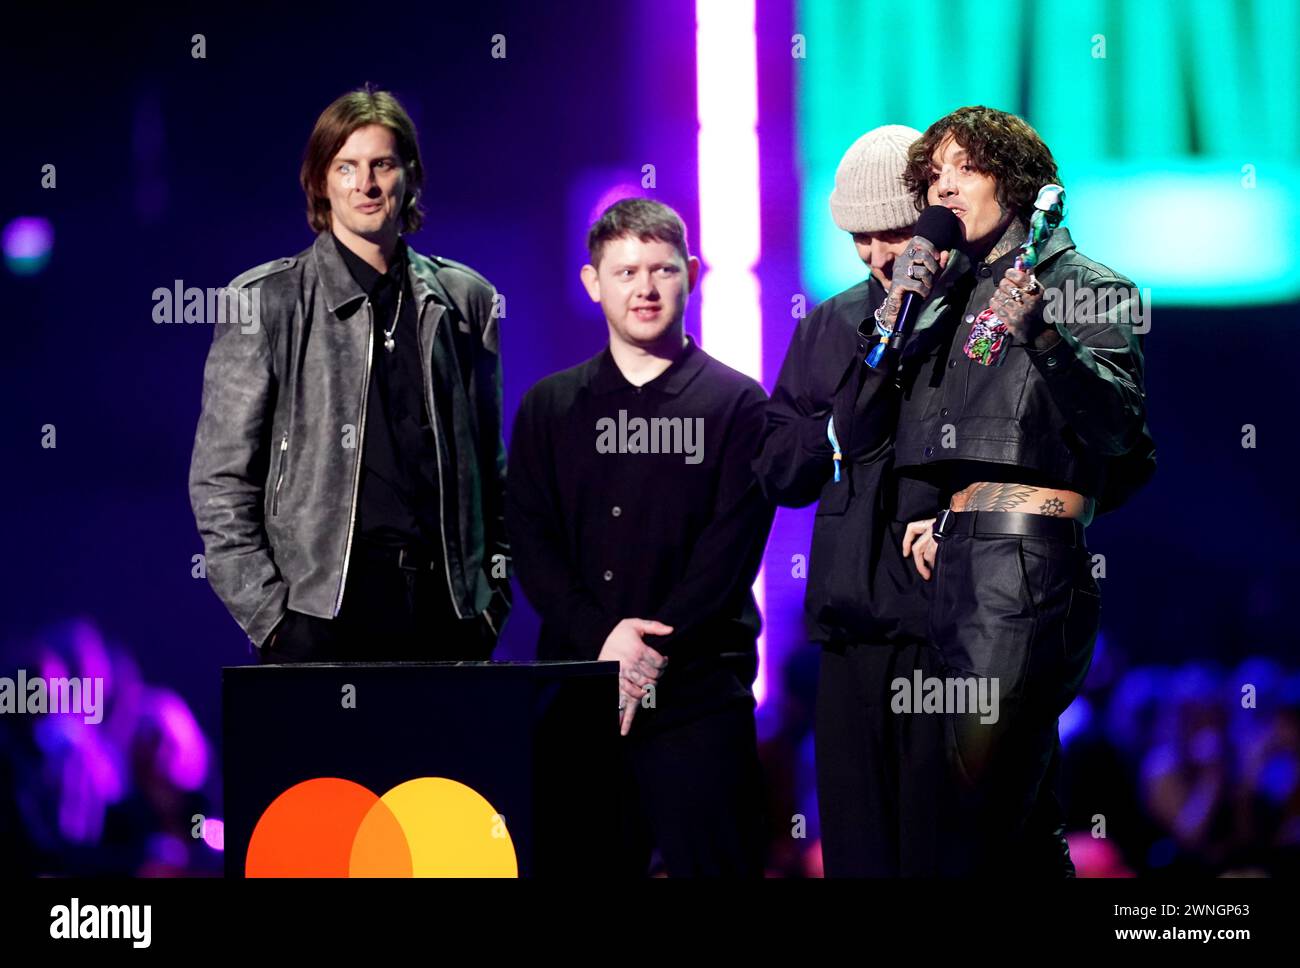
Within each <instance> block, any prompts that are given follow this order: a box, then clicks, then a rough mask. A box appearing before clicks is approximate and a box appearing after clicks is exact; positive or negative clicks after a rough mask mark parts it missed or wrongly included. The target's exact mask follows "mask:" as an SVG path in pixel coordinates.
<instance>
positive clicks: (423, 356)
mask: <svg viewBox="0 0 1300 968" xmlns="http://www.w3.org/2000/svg"><path fill="white" fill-rule="evenodd" d="M423 315H424V307H423V306H421V307H420V316H423ZM416 331H417V332H418V331H419V327H418V323H417V327H416ZM429 350H430V352H429V353H425V352H424V350H423V349H421V350H420V369H421V370H423V371H424V389H425V393H426V394H427V395H428V398H429V423H431V424H432V425H433V449H434V457H436V458H437V460H436V461H435V463H437V465H438V535H439V537H441V538H442V573H443V574H444V575H446V576H447V594H448V595H449V596H450V598H451V609H452V611H453V612H455V613H456V617H457V618H464V617H465V616H464V615H462V614H460V605H459V604H457V602H456V590H455V589H454V588H452V587H451V561H450V559H449V558H448V557H447V525H446V523H445V522H444V521H443V513H444V508H445V507H446V506H447V492H446V491H445V490H444V489H443V484H442V444H441V443H440V441H441V437H440V436H439V435H438V404H437V402H436V401H435V400H434V393H433V374H432V373H431V372H430V370H429V367H430V363H429V356H430V355H431V353H432V351H433V344H432V342H430V345H429Z"/></svg>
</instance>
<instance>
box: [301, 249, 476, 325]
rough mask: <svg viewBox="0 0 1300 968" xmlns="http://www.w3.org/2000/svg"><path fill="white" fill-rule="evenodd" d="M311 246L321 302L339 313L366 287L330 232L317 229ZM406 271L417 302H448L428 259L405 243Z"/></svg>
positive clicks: (449, 298) (420, 304)
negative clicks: (319, 231)
mask: <svg viewBox="0 0 1300 968" xmlns="http://www.w3.org/2000/svg"><path fill="white" fill-rule="evenodd" d="M311 250H312V259H313V260H314V261H315V263H316V274H317V276H319V278H320V283H321V288H322V289H324V290H325V306H326V308H327V309H328V310H329V311H330V312H332V313H334V314H335V315H336V316H337V315H340V313H339V310H340V309H343V308H344V307H346V306H348V305H349V304H351V303H353V302H357V301H360V300H363V299H365V298H366V291H365V290H364V289H362V288H361V284H360V283H358V282H357V281H356V279H354V278H353V277H352V273H351V272H350V271H349V270H348V265H347V263H346V262H345V261H344V260H343V256H341V255H340V254H339V251H338V248H337V247H336V246H335V244H334V237H333V233H332V232H330V231H329V230H328V229H327V230H326V231H324V232H321V233H319V234H318V235H317V236H316V241H315V242H314V243H313V244H312V247H311ZM406 273H407V277H408V279H409V280H410V283H411V291H412V292H413V293H414V294H415V302H416V305H417V306H423V305H424V303H425V302H426V301H427V300H429V299H436V300H438V301H439V302H441V303H443V304H444V305H445V306H448V307H450V306H451V305H452V301H451V297H450V296H448V295H447V291H446V290H445V289H444V288H443V287H442V283H440V282H439V281H438V278H437V274H436V271H435V265H434V263H433V262H432V260H430V259H426V258H424V257H423V256H421V255H419V254H418V253H417V252H416V251H415V250H414V249H412V248H411V247H410V246H409V245H408V246H407V247H406ZM342 315H347V314H342Z"/></svg>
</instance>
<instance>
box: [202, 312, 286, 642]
mask: <svg viewBox="0 0 1300 968" xmlns="http://www.w3.org/2000/svg"><path fill="white" fill-rule="evenodd" d="M247 293H248V290H247V289H239V290H235V289H229V288H228V289H227V290H226V291H225V293H224V294H223V297H224V298H226V299H228V300H230V301H231V303H232V304H231V305H230V306H229V308H228V312H227V314H226V316H225V317H224V318H225V319H226V320H232V321H233V320H239V319H243V318H250V317H248V316H241V315H240V313H239V309H238V307H237V306H236V305H234V300H236V299H243V298H247ZM275 395H276V378H275V372H274V368H273V366H272V356H271V344H270V341H269V338H268V336H267V332H266V325H265V321H264V320H262V321H259V325H258V326H257V328H256V330H254V331H251V332H245V328H244V327H243V326H241V325H238V324H236V323H234V322H224V323H219V324H217V325H216V326H214V327H213V337H212V347H211V349H210V350H209V351H208V360H207V364H206V366H205V367H204V370H203V405H202V412H201V413H200V415H199V425H198V430H197V432H196V433H195V435H194V453H193V455H192V458H191V462H190V477H189V489H190V505H191V507H192V508H193V510H194V520H195V522H196V523H197V524H198V528H199V533H200V534H201V535H202V536H203V548H204V555H205V559H206V568H207V575H208V583H209V584H210V585H211V586H212V588H213V590H214V591H215V592H216V593H217V596H218V597H219V598H220V599H221V600H222V602H224V603H225V605H226V608H228V609H229V610H230V614H231V615H232V616H234V619H235V621H236V622H238V623H239V627H240V628H242V629H243V630H244V632H245V633H246V634H247V635H248V637H249V639H250V640H251V641H252V642H253V643H254V644H255V645H257V646H258V647H259V648H260V647H261V645H262V643H263V642H265V641H266V639H267V638H268V637H269V636H270V634H271V632H272V630H273V629H274V628H275V626H276V624H277V623H278V622H279V621H280V619H281V618H282V617H283V616H284V613H285V611H286V610H287V608H288V598H289V585H288V583H287V582H285V581H284V579H283V578H281V576H280V572H279V569H277V568H276V566H275V561H274V559H273V557H272V554H271V546H270V542H269V540H268V538H267V534H266V528H265V523H264V521H263V517H262V506H263V488H264V487H265V481H266V476H267V469H268V461H269V460H270V451H271V441H270V439H269V437H270V432H271V419H272V415H273V413H274V410H275Z"/></svg>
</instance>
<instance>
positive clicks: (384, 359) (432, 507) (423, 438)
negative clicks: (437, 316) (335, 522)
mask: <svg viewBox="0 0 1300 968" xmlns="http://www.w3.org/2000/svg"><path fill="white" fill-rule="evenodd" d="M334 243H335V245H336V246H338V250H339V254H340V255H341V256H342V257H343V261H344V262H345V263H346V264H347V267H348V271H349V272H350V273H352V278H353V279H355V280H356V282H357V285H359V286H360V287H361V288H362V289H364V290H365V291H366V293H367V295H368V296H369V299H370V303H371V304H372V307H373V315H374V324H373V326H374V331H373V332H372V334H371V338H372V339H373V340H374V348H373V351H372V353H371V369H370V386H369V389H368V390H367V397H366V428H365V438H364V451H363V453H362V457H361V483H360V489H359V494H358V497H357V521H356V535H357V537H359V538H361V539H362V540H364V541H370V542H373V543H375V544H382V545H386V546H389V547H400V546H415V547H420V546H423V547H425V548H426V549H437V548H441V545H442V536H441V532H440V530H439V523H438V463H437V449H436V447H437V445H436V441H435V440H434V436H433V430H432V427H431V425H430V423H429V413H428V407H427V405H426V404H425V400H424V372H423V367H422V365H421V362H420V345H419V340H418V339H417V338H416V334H417V328H418V325H419V319H418V313H417V312H416V306H415V299H414V297H413V296H412V294H411V285H410V282H409V280H408V279H407V260H406V244H405V243H404V242H401V241H400V240H399V241H398V244H397V249H396V251H395V252H394V255H393V258H392V260H391V261H390V265H389V268H388V272H386V273H381V272H379V271H378V270H377V269H375V268H374V267H373V266H372V265H370V264H369V263H368V262H366V261H365V260H364V259H362V258H361V257H360V256H359V255H357V254H356V253H355V252H353V251H352V250H351V249H349V248H348V247H347V246H346V245H344V244H343V243H342V242H340V241H339V239H338V236H335V237H334ZM399 286H400V287H401V288H402V293H403V294H402V300H401V305H402V314H401V318H400V319H399V320H398V322H397V328H396V329H395V330H393V331H392V332H393V344H394V345H393V349H392V351H391V352H390V351H388V350H386V349H385V348H384V331H385V330H389V329H392V325H393V314H394V312H395V311H396V309H397V295H398V287H399ZM361 311H362V312H365V309H364V307H363V308H362V310H361Z"/></svg>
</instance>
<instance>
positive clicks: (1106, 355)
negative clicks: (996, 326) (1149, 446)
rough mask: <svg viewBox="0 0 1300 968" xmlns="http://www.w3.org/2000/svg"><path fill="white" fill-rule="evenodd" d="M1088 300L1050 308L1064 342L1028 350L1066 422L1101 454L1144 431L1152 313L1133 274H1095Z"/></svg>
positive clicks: (1113, 452) (1123, 449)
mask: <svg viewBox="0 0 1300 968" xmlns="http://www.w3.org/2000/svg"><path fill="white" fill-rule="evenodd" d="M1085 290H1086V291H1090V292H1091V293H1092V294H1093V295H1094V296H1095V297H1096V299H1095V302H1094V307H1095V311H1094V312H1091V313H1090V312H1088V311H1087V306H1086V304H1083V305H1082V306H1080V307H1075V306H1070V305H1064V306H1062V307H1061V308H1059V309H1057V310H1056V311H1053V310H1052V309H1051V307H1050V304H1049V306H1048V308H1047V310H1046V311H1047V314H1048V316H1047V318H1048V326H1055V328H1056V331H1057V333H1058V334H1059V335H1060V337H1061V341H1060V342H1059V343H1057V344H1056V345H1055V346H1053V347H1051V348H1050V349H1047V350H1036V349H1033V348H1029V349H1027V352H1028V353H1029V358H1030V359H1031V360H1032V361H1033V364H1034V366H1036V367H1037V368H1038V372H1039V373H1041V374H1042V376H1043V379H1044V381H1045V382H1046V383H1047V386H1048V388H1049V391H1050V392H1051V394H1052V399H1053V400H1055V401H1056V405H1057V407H1059V408H1060V411H1061V413H1062V415H1063V416H1064V417H1065V419H1066V422H1067V423H1068V424H1069V425H1070V429H1072V430H1073V431H1074V432H1075V434H1076V435H1078V437H1079V440H1080V441H1082V442H1083V444H1084V445H1085V446H1087V447H1089V448H1091V449H1092V450H1094V451H1096V452H1097V453H1099V454H1104V455H1106V456H1110V457H1115V456H1119V455H1121V454H1125V453H1127V452H1128V451H1130V450H1131V449H1133V447H1134V446H1136V445H1137V444H1138V442H1139V441H1141V440H1142V439H1143V437H1144V433H1145V431H1144V427H1145V424H1146V399H1145V393H1144V391H1143V376H1142V366H1143V364H1142V337H1141V334H1140V333H1139V332H1137V324H1138V322H1139V321H1140V320H1142V319H1145V315H1144V314H1143V312H1142V309H1143V307H1142V306H1141V303H1140V301H1139V299H1138V295H1137V292H1136V290H1135V289H1134V288H1133V286H1132V284H1131V283H1129V282H1128V281H1127V280H1120V279H1116V278H1109V279H1107V278H1104V277H1101V276H1094V277H1093V278H1092V279H1090V280H1087V281H1085V282H1083V283H1082V284H1081V285H1080V289H1079V291H1080V292H1084V291H1085Z"/></svg>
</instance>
